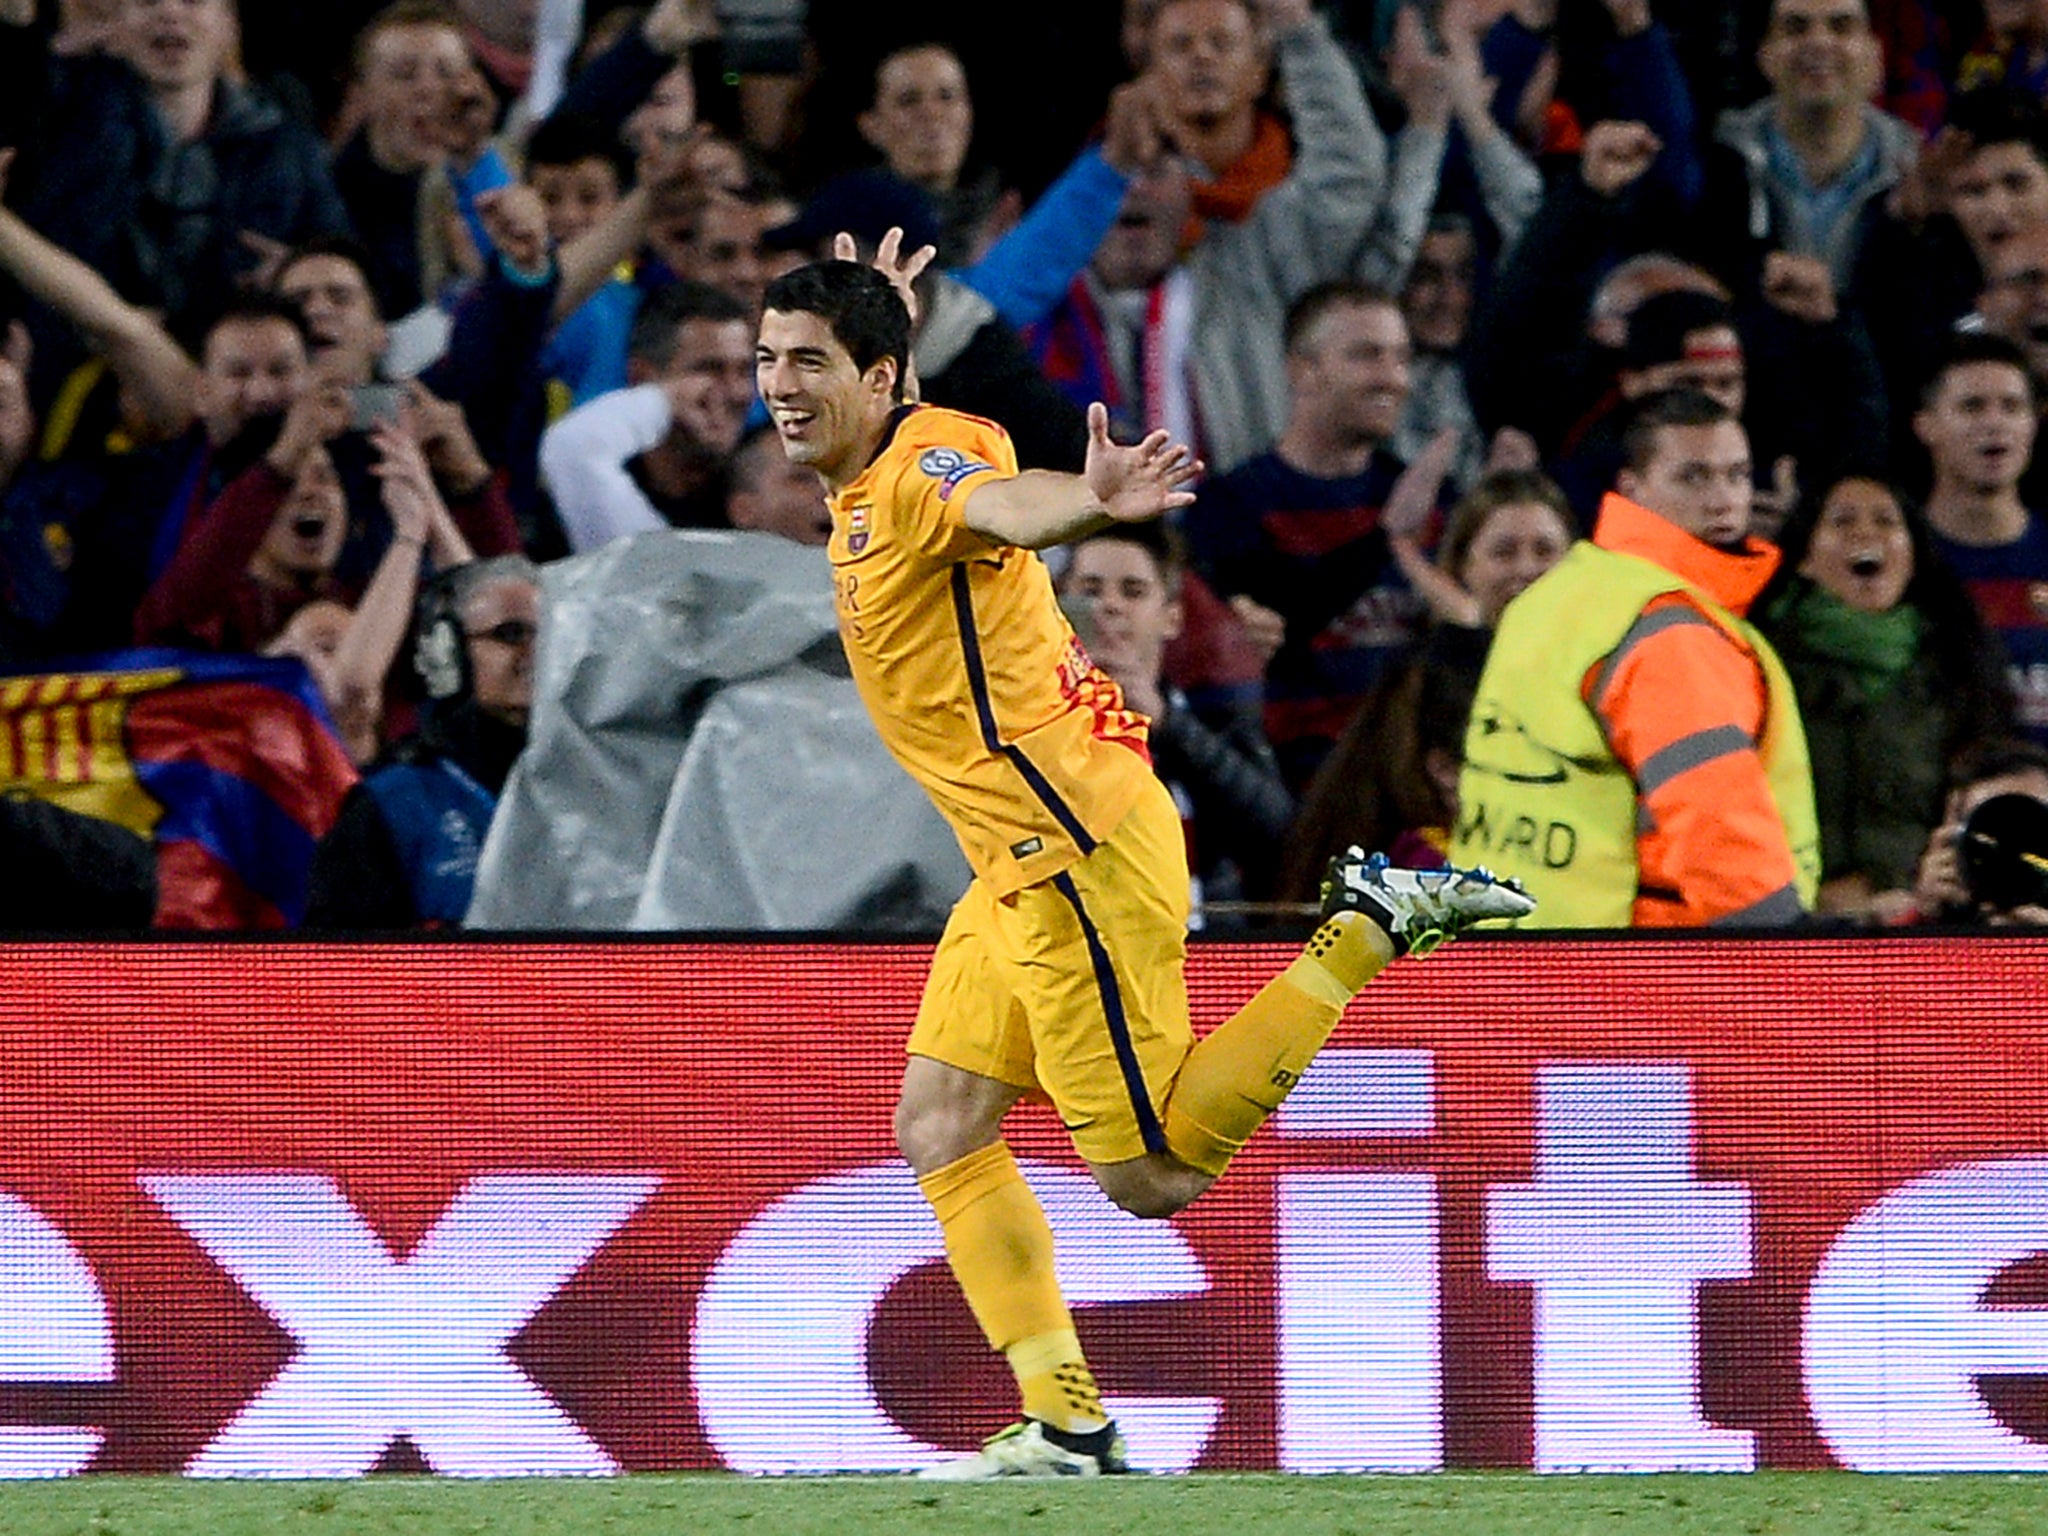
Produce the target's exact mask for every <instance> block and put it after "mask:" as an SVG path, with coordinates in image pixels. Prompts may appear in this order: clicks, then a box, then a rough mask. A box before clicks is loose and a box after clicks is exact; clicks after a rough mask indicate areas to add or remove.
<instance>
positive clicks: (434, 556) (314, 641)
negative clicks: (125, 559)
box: [135, 386, 475, 764]
mask: <svg viewBox="0 0 2048 1536" xmlns="http://www.w3.org/2000/svg"><path fill="white" fill-rule="evenodd" d="M347 408H348V406H347V398H346V396H345V395H342V394H341V393H340V392H339V391H337V390H336V389H335V388H334V387H333V386H327V387H325V388H323V389H318V390H314V391H310V392H309V393H308V394H307V395H305V396H302V397H301V399H300V401H299V403H298V404H297V405H295V406H294V407H293V410H292V412H291V414H290V415H289V416H288V417H287V418H286V422H285V428H284V431H283V432H282V433H281V434H280V435H279V438H278V441H277V443H276V444H275V445H274V446H273V447H272V449H271V451H270V453H269V454H267V455H265V457H264V460H263V462H262V463H260V464H258V465H257V466H256V468H254V469H252V470H249V471H248V472H247V473H246V474H244V475H243V476H242V477H241V478H240V479H238V480H236V481H234V482H233V483H232V484H231V485H229V487H228V488H227V490H226V491H224V492H223V493H222V494H221V496H220V498H219V500H217V501H216V502H215V503H214V504H213V505H212V506H211V507H209V508H208V509H207V511H206V513H205V514H204V515H203V516H202V517H201V519H200V520H199V522H198V523H197V524H196V525H195V526H194V527H193V529H192V532H191V534H190V536H189V537H188V538H187V539H186V541H185V544H184V546H183V547H182V548H180V550H179V551H178V554H177V557H176V558H175V559H173V560H172V561H171V563H170V565H169V566H168V567H167V568H166V569H165V571H164V573H163V575H162V576H160V577H159V578H158V579H157V582H156V584H155V586H153V587H152V588H151V589H150V591H149V593H148V594H147V596H145V598H144V599H143V603H142V607H141V609H140V610H139V611H138V613H137V615H136V620H135V628H136V640H137V642H138V643H139V644H144V645H151V644H163V645H174V646H180V647H183V648H186V649H198V650H215V651H260V652H262V653H263V654H264V655H270V656H278V655H290V656H297V657H298V658H299V659H300V660H302V661H304V662H305V663H306V667H307V670H308V671H309V672H311V673H312V675H313V680H314V682H315V683H316V684H317V685H318V687H319V689H320V693H321V697H322V698H323V699H324V700H325V701H326V703H327V708H328V713H329V715H330V716H332V718H333V720H334V723H335V728H336V730H337V731H338V732H339V733H340V736H341V739H342V743H343V745H344V746H346V747H347V748H348V751H349V756H350V757H351V758H352V759H353V760H354V761H355V762H357V763H358V764H361V763H367V762H369V761H370V760H371V758H373V757H375V756H376V754H377V751H378V749H379V747H380V746H381V745H382V742H381V741H380V739H379V730H380V727H381V725H382V722H383V718H384V696H385V685H386V681H387V678H388V675H389V673H390V670H391V663H392V661H393V660H394V659H395V658H396V656H397V654H398V650H399V646H400V645H401V643H402V642H403V640H404V638H405V633H406V628H407V625H408V623H409V621H410V618H411V614H412V606H413V597H414V594H415V592H416V591H417V588H418V582H419V579H420V574H421V563H422V561H424V560H431V561H432V562H433V564H434V566H435V567H438V568H440V569H443V570H446V569H450V568H452V567H454V566H457V565H461V564H463V563H465V562H467V561H469V560H471V559H474V558H475V557H474V555H473V554H472V552H471V550H470V547H469V543H468V541H467V540H466V539H465V538H464V537H463V535H462V532H461V530H460V529H459V528H458V527H457V526H456V523H455V519H454V517H453V515H452V514H451V513H450V512H449V510H448V507H447V504H446V503H445V502H444V501H443V500H442V498H441V495H440V492H439V491H438V489H436V487H435V485H434V477H433V473H432V471H431V470H430V469H429V468H428V465H427V460H426V457H425V455H424V454H423V453H422V452H421V451H420V445H419V443H418V442H417V441H416V440H415V439H414V437H413V436H412V434H411V433H410V432H409V431H408V430H407V429H406V428H405V427H403V426H396V425H394V426H389V427H380V428H378V429H377V431H376V432H375V433H374V435H373V438H372V446H373V447H374V449H375V452H376V455H377V458H376V462H375V465H374V466H373V473H375V474H376V476H377V482H378V485H379V488H380V490H381V495H382V502H383V507H384V509H385V511H386V513H387V515H388V516H389V518H390V523H391V537H390V539H389V540H388V541H387V542H386V543H385V546H384V553H383V554H382V556H380V557H379V559H378V562H377V566H376V568H375V570H373V571H372V572H371V574H370V579H369V582H368V584H367V586H365V587H364V589H363V590H362V591H361V592H360V593H357V592H355V591H353V590H351V589H350V588H348V587H347V586H345V585H344V584H343V583H342V581H341V580H340V579H339V577H338V576H337V574H336V567H337V565H338V564H339V561H340V557H341V553H342V545H343V541H344V539H345V538H346V537H347V535H348V524H349V516H348V510H349V509H348V503H347V499H346V497H345V495H344V493H343V490H342V486H341V481H340V478H339V477H338V476H337V474H336V473H335V468H334V460H333V458H332V457H331V455H330V454H329V452H328V448H327V444H326V441H325V440H324V439H322V438H321V437H320V435H319V434H320V433H321V431H323V430H324V429H325V427H326V426H327V425H329V424H330V423H331V420H333V419H340V418H342V417H343V415H344V413H345V412H346V410H347ZM323 417H326V418H329V420H327V421H323V420H322V418H323ZM288 466H295V468H294V467H288ZM351 603H352V604H354V606H353V607H351V606H349V605H350V604H351Z"/></svg>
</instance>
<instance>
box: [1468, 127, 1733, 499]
mask: <svg viewBox="0 0 2048 1536" xmlns="http://www.w3.org/2000/svg"><path fill="white" fill-rule="evenodd" d="M1659 142H1660V141H1659V140H1658V139H1657V137H1656V135H1655V134H1653V133H1652V132H1651V131H1650V130H1649V129H1648V128H1647V127H1646V126H1644V125H1643V124H1641V123H1635V122H1600V123H1595V124H1594V125H1593V126H1592V127H1591V128H1590V129H1589V130H1587V133H1586V137H1585V144H1584V148H1583V150H1582V151H1581V153H1580V155H1579V159H1578V169H1577V174H1576V175H1570V174H1566V175H1560V176H1557V177H1555V178H1554V179H1553V180H1552V181H1551V183H1550V186H1549V188H1548V189H1547V190H1546V192H1545V193H1544V197H1543V201H1542V203H1541V204H1540V205H1539V207H1538V208H1537V211H1536V214H1535V216H1534V218H1533V219H1532V220H1531V221H1530V223H1529V225H1528V227H1527V228H1526V229H1525V230H1524V232H1523V235H1522V239H1521V241H1520V242H1519V243H1518V244H1517V245H1516V247H1515V249H1514V250H1513V251H1512V252H1511V253H1510V254H1509V255H1508V257H1507V259H1506V260H1505V261H1504V262H1503V264H1502V265H1501V267H1500V269H1499V270H1498V271H1497V272H1496V273H1495V275H1494V278H1493V282H1492V284H1491V286H1490V287H1489V289H1488V290H1487V292H1486V293H1485V294H1483V295H1482V296H1481V297H1480V300H1479V305H1478V315H1477V318H1476V320H1475V323H1474V326H1473V336H1472V344H1471V352H1472V355H1471V362H1470V364H1469V366H1468V369H1467V372H1466V385H1467V388H1468V389H1469V390H1470V392H1471V400H1472V407H1473V412H1474V414H1475V415H1476V416H1477V417H1478V419H1479V422H1480V425H1481V428H1482V429H1483V430H1485V431H1488V432H1492V431H1495V430H1498V429H1499V428H1500V427H1503V426H1512V427H1517V428H1519V429H1521V430H1523V431H1525V432H1527V433H1529V434H1530V435H1531V436H1532V437H1534V438H1535V440H1536V443H1537V446H1538V448H1539V449H1540V450H1541V451H1542V452H1543V453H1544V455H1545V456H1546V458H1554V456H1555V455H1556V454H1557V453H1558V452H1559V451H1560V450H1561V448H1562V447H1563V445H1564V444H1565V443H1567V442H1568V441H1569V440H1570V438H1571V436H1572V434H1573V432H1574V431H1575V430H1578V429H1580V428H1581V426H1582V424H1583V422H1584V421H1585V420H1586V419H1587V418H1588V417H1589V416H1590V415H1592V414H1593V413H1595V412H1596V411H1598V410H1600V409H1601V408H1603V406H1605V405H1609V404H1611V403H1612V398H1611V395H1610V393H1609V392H1610V391H1611V390H1612V388H1613V384H1614V369H1615V363H1616V361H1617V360H1618V357H1619V354H1620V351H1621V349H1622V347H1623V345H1624V344H1625V343H1626V341H1627V339H1628V318H1629V316H1630V315H1632V314H1633V313H1634V312H1635V310H1636V308H1637V307H1638V306H1639V305H1641V304H1642V303H1644V302H1645V301H1646V300H1648V299H1651V298H1654V297H1656V296H1657V295H1659V294H1662V293H1669V292H1673V291H1677V290H1684V291H1689V292H1695V293H1704V294H1709V295H1712V296H1714V297H1717V298H1719V299H1721V300H1723V301H1724V302H1725V301H1727V300H1728V299H1729V297H1730V295H1729V292H1728V288H1727V286H1726V285H1725V284H1723V283H1722V282H1721V281H1720V280H1719V279H1717V278H1715V277H1714V276H1713V275H1711V274H1710V273H1708V272H1707V271H1705V270H1704V269H1703V268H1701V267H1699V266H1696V265H1694V264H1692V263H1690V262H1687V261H1685V260H1683V259H1681V258H1680V257H1679V256H1677V255H1674V254H1672V253H1671V252H1670V251H1668V250H1666V249H1663V248H1662V247H1663V245H1664V244H1665V243H1666V242H1668V240H1669V238H1670V232H1671V225H1670V223H1669V222H1668V221H1667V214H1668V210H1669V206H1670V205H1669V204H1668V202H1666V201H1665V200H1663V199H1662V198H1661V197H1660V196H1659V195H1658V194H1657V193H1656V191H1655V189H1654V187H1653V186H1651V185H1649V184H1648V183H1647V179H1648V175H1649V172H1650V169H1651V168H1652V166H1654V165H1655V164H1656V163H1657V155H1658V149H1659ZM1539 378H1540V379H1541V380H1542V381H1543V387H1542V388H1540V389H1531V388H1529V387H1528V386H1527V381H1528V380H1531V379H1539Z"/></svg>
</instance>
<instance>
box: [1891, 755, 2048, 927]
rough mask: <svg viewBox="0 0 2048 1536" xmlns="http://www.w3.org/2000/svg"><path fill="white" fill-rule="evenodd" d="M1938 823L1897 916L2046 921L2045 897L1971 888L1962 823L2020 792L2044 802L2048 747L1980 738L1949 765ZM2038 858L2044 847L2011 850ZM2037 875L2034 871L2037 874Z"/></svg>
mask: <svg viewBox="0 0 2048 1536" xmlns="http://www.w3.org/2000/svg"><path fill="white" fill-rule="evenodd" d="M1948 786H1949V788H1948V798H1947V800H1946V801H1945V802H1944V803H1943V806H1942V815H1941V825H1939V826H1938V827H1936V828H1935V829H1934V830H1933V831H1932V832H1931V833H1929V834H1928V838H1927V846H1926V848H1925V849H1924V851H1923V852H1922V853H1921V856H1920V865H1919V869H1918V870H1917V872H1916V873H1915V875H1914V880H1913V905H1912V907H1911V909H1910V910H1908V911H1904V912H1901V913H1899V914H1898V920H1899V921H1905V922H1923V923H1947V924H1961V923H1969V924H1982V925H1985V926H1990V927H2000V928H2007V927H2028V928H2039V927H2048V901H2044V900H2039V899H2036V900H2030V901H2021V902H2018V903H2013V902H2010V901H1991V900H1986V899H1985V897H1984V896H1983V895H1982V894H1981V893H1980V892H1978V891H1973V890H1972V889H1971V883H1970V878H1969V872H1968V869H1967V868H1966V865H1965V861H1964V856H1963V841H1964V835H1965V828H1966V827H1967V826H1968V825H1969V822H1970V818H1971V817H1972V815H1974V814H1975V812H1976V811H1977V809H1978V808H1979V807H1980V806H1982V805H1983V804H1984V803H1985V802H1986V801H1989V800H1993V799H1997V798H1999V797H2000V796H2005V795H2020V796H2024V797H2026V798H2027V799H2030V800H2035V801H2039V802H2041V803H2042V805H2043V806H2044V807H2048V749H2043V748H2042V747H2040V746H2039V745H2037V744H2035V743H2033V742H2030V741H1988V742H1981V743H1978V744H1977V745H1975V746H1973V747H1971V748H1969V749H1968V750H1966V751H1964V752H1963V753H1962V755H1961V756H1960V757H1958V758H1957V759H1956V761H1955V762H1954V763H1952V764H1951V765H1950V767H1949V774H1948ZM2012 851H2013V852H2014V853H2019V854H2025V853H2032V854H2034V855H2035V856H2036V858H2037V859H2038V858H2039V857H2041V856H2042V855H2043V854H2048V848H2042V847H2032V848H2023V849H2015V850H2012ZM2036 878H2037V879H2038V875H2037V876H2036Z"/></svg>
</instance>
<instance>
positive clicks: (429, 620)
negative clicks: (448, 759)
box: [412, 566, 469, 700]
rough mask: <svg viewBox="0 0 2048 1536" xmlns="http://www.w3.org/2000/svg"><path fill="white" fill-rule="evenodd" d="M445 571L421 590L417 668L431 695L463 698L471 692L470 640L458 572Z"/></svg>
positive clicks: (415, 643)
mask: <svg viewBox="0 0 2048 1536" xmlns="http://www.w3.org/2000/svg"><path fill="white" fill-rule="evenodd" d="M462 569H463V567H461V566H457V567H455V568H454V570H449V571H443V572H442V573H441V574H439V575H437V576H436V577H434V579H433V580H432V581H430V582H428V583H427V585H426V587H425V588H424V589H423V590H422V591H421V593H420V606H419V617H418V630H417V633H416V634H415V636H414V638H413V644H412V666H413V670H414V671H415V672H417V673H419V675H420V682H421V683H422V684H424V685H425V687H426V690H427V697H428V698H430V699H435V700H444V699H453V698H459V697H461V696H462V695H463V694H466V693H468V692H469V641H468V638H467V637H466V636H465V635H464V634H463V633H462V614H461V611H460V602H459V598H458V594H457V590H456V588H457V583H456V581H455V579H454V578H455V576H456V573H457V572H459V571H461V570H462Z"/></svg>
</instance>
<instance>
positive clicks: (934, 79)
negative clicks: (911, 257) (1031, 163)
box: [858, 42, 1024, 267]
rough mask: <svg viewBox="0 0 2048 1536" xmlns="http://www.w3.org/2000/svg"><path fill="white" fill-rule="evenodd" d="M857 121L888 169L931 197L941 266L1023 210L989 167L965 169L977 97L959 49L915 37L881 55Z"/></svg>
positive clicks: (961, 262) (970, 258) (969, 255)
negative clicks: (870, 94)
mask: <svg viewBox="0 0 2048 1536" xmlns="http://www.w3.org/2000/svg"><path fill="white" fill-rule="evenodd" d="M858 126H859V128H860V135H861V137H862V138H864V139H866V140H867V141H868V143H869V144H871V145H873V146H874V149H875V152H876V153H877V154H879V155H880V156H881V157H882V163H883V164H884V165H886V166H887V167H888V168H889V170H890V171H892V172H893V173H894V174H896V175H898V176H900V177H902V178H903V179H904V180H905V181H907V182H910V183H911V184H912V185H913V186H916V187H920V188H922V189H923V191H924V193H925V195H926V196H928V197H929V198H931V200H932V204H933V207H934V209H935V210H936V212H937V214H938V222H939V238H938V240H937V241H936V242H935V244H937V246H938V248H939V256H938V259H939V263H940V265H942V266H947V267H965V266H972V265H973V264H974V263H975V262H977V261H979V260H980V259H981V258H982V257H983V256H984V255H986V254H987V252H988V247H989V246H990V245H992V244H994V243H995V241H996V240H997V239H999V238H1000V237H1001V236H1002V233H1003V231H1004V230H1006V229H1008V228H1009V227H1010V226H1011V225H1012V224H1014V223H1016V222H1017V218H1018V215H1019V214H1021V213H1022V212H1023V211H1024V203H1023V199H1022V198H1021V197H1020V196H1019V195H1018V194H1017V191H1016V189H1015V188H1011V187H1006V186H1004V185H1003V179H1002V173H1001V172H1000V171H998V170H997V169H996V168H995V167H994V166H990V165H982V166H976V167H973V168H972V169H970V168H969V165H968V158H967V156H968V150H969V149H970V147H971V146H972V144H973V141H974V99H973V96H972V95H971V94H970V92H969V90H968V86H967V70H966V68H965V66H964V65H962V64H961V62H960V56H959V55H958V54H956V53H955V52H954V51H953V50H952V49H951V48H949V47H947V46H946V45H945V44H944V43H937V42H916V43H911V44H909V45H908V46H906V47H902V48H897V49H894V50H892V51H891V52H889V53H886V54H884V55H883V56H882V59H881V62H880V63H878V64H877V65H876V66H875V89H874V96H873V99H872V100H871V101H870V102H869V104H868V107H867V110H866V111H864V112H862V113H861V114H860V117H859V120H858Z"/></svg>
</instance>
